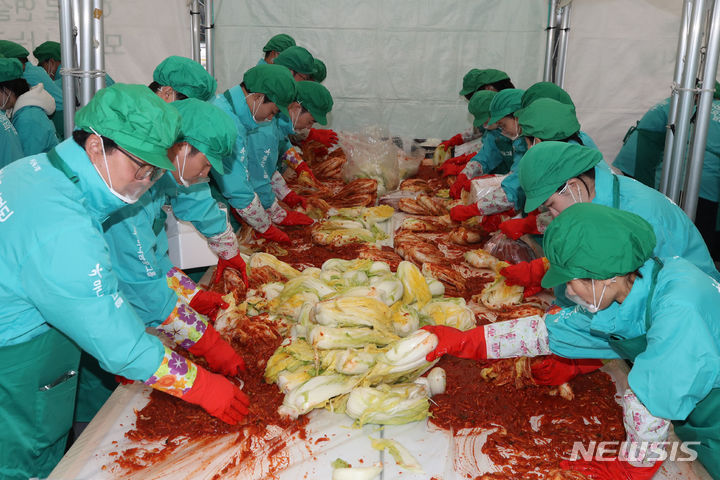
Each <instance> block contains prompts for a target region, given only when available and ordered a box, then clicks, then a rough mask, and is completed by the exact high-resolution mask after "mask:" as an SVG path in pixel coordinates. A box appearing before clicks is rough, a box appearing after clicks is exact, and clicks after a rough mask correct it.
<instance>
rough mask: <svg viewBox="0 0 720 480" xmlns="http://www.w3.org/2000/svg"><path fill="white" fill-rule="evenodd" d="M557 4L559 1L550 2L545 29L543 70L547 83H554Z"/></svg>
mask: <svg viewBox="0 0 720 480" xmlns="http://www.w3.org/2000/svg"><path fill="white" fill-rule="evenodd" d="M557 2H558V0H549V1H548V21H547V28H546V29H545V32H546V33H547V35H546V41H545V68H544V70H543V80H544V81H546V82H552V81H553V76H554V75H553V64H554V62H553V57H554V51H555V39H556V38H557V13H556V12H557Z"/></svg>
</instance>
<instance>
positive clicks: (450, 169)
mask: <svg viewBox="0 0 720 480" xmlns="http://www.w3.org/2000/svg"><path fill="white" fill-rule="evenodd" d="M474 156H475V153H466V154H465V155H459V156H457V157H453V158H448V159H447V160H445V163H443V164H442V165H440V166H439V167H438V168H437V169H438V170H439V171H440V172H442V176H443V177H447V176H449V175H457V174H459V173H460V172H462V171H463V169H464V168H465V165H467V163H468V162H469V161H470V159H471V158H473V157H474Z"/></svg>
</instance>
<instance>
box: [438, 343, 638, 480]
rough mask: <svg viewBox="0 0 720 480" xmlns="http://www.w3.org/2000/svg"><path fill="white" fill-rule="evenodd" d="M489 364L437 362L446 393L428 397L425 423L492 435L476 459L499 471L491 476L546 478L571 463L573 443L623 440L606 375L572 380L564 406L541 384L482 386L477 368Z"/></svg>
mask: <svg viewBox="0 0 720 480" xmlns="http://www.w3.org/2000/svg"><path fill="white" fill-rule="evenodd" d="M493 363H494V362H493V361H492V360H490V361H483V362H477V361H473V360H464V359H458V358H453V357H444V358H443V359H442V360H441V361H440V363H439V364H438V365H439V366H441V367H443V368H444V369H445V372H446V375H447V389H446V391H445V393H444V394H442V395H436V396H434V397H433V399H432V400H433V402H431V407H430V410H431V412H432V417H431V418H430V422H432V423H433V424H434V425H436V426H438V427H440V428H443V429H446V430H452V431H453V432H454V433H455V435H457V433H458V431H459V430H462V429H482V430H494V431H493V433H491V434H489V436H488V438H487V441H486V442H485V444H484V445H483V446H482V453H483V454H485V455H487V456H488V457H489V458H490V459H491V460H492V461H493V463H494V464H495V465H497V466H499V467H501V468H502V474H501V476H500V477H497V478H523V479H528V478H538V479H542V478H546V475H548V474H549V473H550V472H552V471H554V470H558V469H560V462H561V460H562V459H563V457H564V458H569V457H570V454H571V452H572V449H573V444H574V442H582V444H583V445H585V446H587V445H588V444H589V442H590V441H597V442H600V441H622V440H624V438H625V429H624V427H623V420H622V408H621V407H620V405H618V403H617V402H616V400H615V392H616V390H615V385H614V384H613V382H612V380H611V378H610V376H609V375H607V374H606V373H604V372H600V371H596V372H593V373H591V374H587V375H580V376H578V377H576V378H575V379H573V380H572V381H571V382H570V386H571V388H572V390H573V392H574V398H573V399H572V400H566V399H564V398H562V397H560V396H559V395H556V396H551V395H550V394H549V393H550V391H551V390H552V388H551V387H547V386H527V387H525V388H521V389H518V388H517V387H516V386H515V385H514V384H512V383H510V384H507V385H503V386H497V385H495V384H493V383H491V382H487V381H485V380H483V378H482V377H481V376H480V371H481V369H482V368H485V367H488V366H491V365H492V364H493ZM458 451H460V449H458ZM478 473H482V472H478ZM483 478H496V477H494V476H492V475H489V476H486V477H483Z"/></svg>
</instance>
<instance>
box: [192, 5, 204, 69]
mask: <svg viewBox="0 0 720 480" xmlns="http://www.w3.org/2000/svg"><path fill="white" fill-rule="evenodd" d="M190 33H191V35H192V37H191V40H192V58H193V60H195V61H196V62H198V63H202V62H201V61H200V3H199V2H198V0H192V4H191V6H190Z"/></svg>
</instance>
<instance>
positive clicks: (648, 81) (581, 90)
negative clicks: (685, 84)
mask: <svg viewBox="0 0 720 480" xmlns="http://www.w3.org/2000/svg"><path fill="white" fill-rule="evenodd" d="M682 5H683V2H682V1H680V0H633V1H627V0H574V1H573V2H572V7H571V8H572V12H571V19H570V39H569V42H568V53H567V66H566V69H565V72H566V73H565V89H566V90H567V91H568V92H569V93H570V95H571V96H572V98H573V100H574V101H575V104H576V107H577V114H578V119H579V120H580V124H581V125H582V129H583V130H584V131H585V132H587V133H588V134H590V136H591V137H592V138H593V140H595V142H596V143H597V145H598V147H600V150H601V151H602V152H603V155H604V156H605V160H606V161H607V162H608V163H612V161H613V160H614V159H615V156H616V155H617V153H618V151H619V150H620V147H621V146H622V140H623V137H624V136H625V133H626V132H627V130H628V128H630V127H631V126H632V125H635V122H636V121H638V120H640V118H641V117H642V116H643V115H644V114H645V112H647V111H648V110H649V109H650V107H652V106H653V105H655V104H656V103H658V102H660V101H661V100H663V99H665V98H667V97H669V96H670V91H671V90H670V89H671V86H672V80H673V70H674V68H675V60H676V50H677V41H678V33H679V30H680V17H681V14H682Z"/></svg>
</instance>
